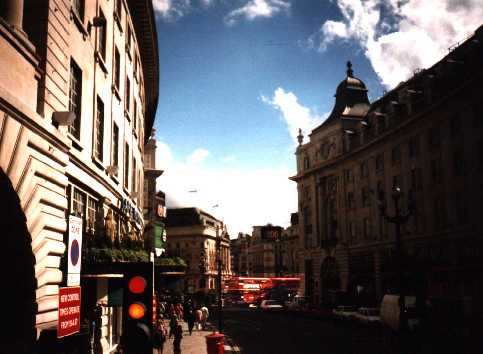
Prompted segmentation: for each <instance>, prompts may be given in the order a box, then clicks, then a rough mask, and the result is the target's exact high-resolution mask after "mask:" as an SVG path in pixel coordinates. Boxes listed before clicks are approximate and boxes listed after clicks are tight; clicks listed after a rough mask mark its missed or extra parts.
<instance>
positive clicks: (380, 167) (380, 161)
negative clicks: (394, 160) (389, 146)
mask: <svg viewBox="0 0 483 354" xmlns="http://www.w3.org/2000/svg"><path fill="white" fill-rule="evenodd" d="M376 172H379V173H381V172H384V155H383V154H380V155H377V156H376Z"/></svg>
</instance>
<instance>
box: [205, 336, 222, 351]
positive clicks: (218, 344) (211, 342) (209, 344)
mask: <svg viewBox="0 0 483 354" xmlns="http://www.w3.org/2000/svg"><path fill="white" fill-rule="evenodd" d="M223 338H225V336H224V335H223V334H221V333H218V332H213V333H212V334H209V335H207V336H206V350H207V353H208V354H224V353H225V343H224V342H223Z"/></svg>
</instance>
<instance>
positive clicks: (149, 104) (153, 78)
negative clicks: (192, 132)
mask: <svg viewBox="0 0 483 354" xmlns="http://www.w3.org/2000/svg"><path fill="white" fill-rule="evenodd" d="M127 3H128V6H129V11H130V13H131V18H132V22H133V25H134V31H135V32H136V38H137V42H138V46H139V52H140V54H141V66H142V68H143V77H144V93H145V98H146V101H145V116H144V120H145V124H144V132H145V134H144V143H147V141H148V140H149V139H150V136H151V129H152V128H153V124H154V119H155V115H156V109H157V106H158V95H159V54H158V36H157V33H156V21H155V18H154V10H153V4H152V1H151V0H128V1H127Z"/></svg>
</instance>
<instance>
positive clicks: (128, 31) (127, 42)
mask: <svg viewBox="0 0 483 354" xmlns="http://www.w3.org/2000/svg"><path fill="white" fill-rule="evenodd" d="M131 42H132V38H131V26H129V24H128V25H127V33H126V52H127V54H128V55H129V58H131Z"/></svg>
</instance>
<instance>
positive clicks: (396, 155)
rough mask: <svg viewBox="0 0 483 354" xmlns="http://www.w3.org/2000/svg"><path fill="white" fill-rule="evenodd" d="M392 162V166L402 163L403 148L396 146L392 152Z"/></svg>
mask: <svg viewBox="0 0 483 354" xmlns="http://www.w3.org/2000/svg"><path fill="white" fill-rule="evenodd" d="M391 161H392V164H393V165H394V164H397V163H399V162H401V147H400V146H395V147H394V148H393V149H392V151H391Z"/></svg>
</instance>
